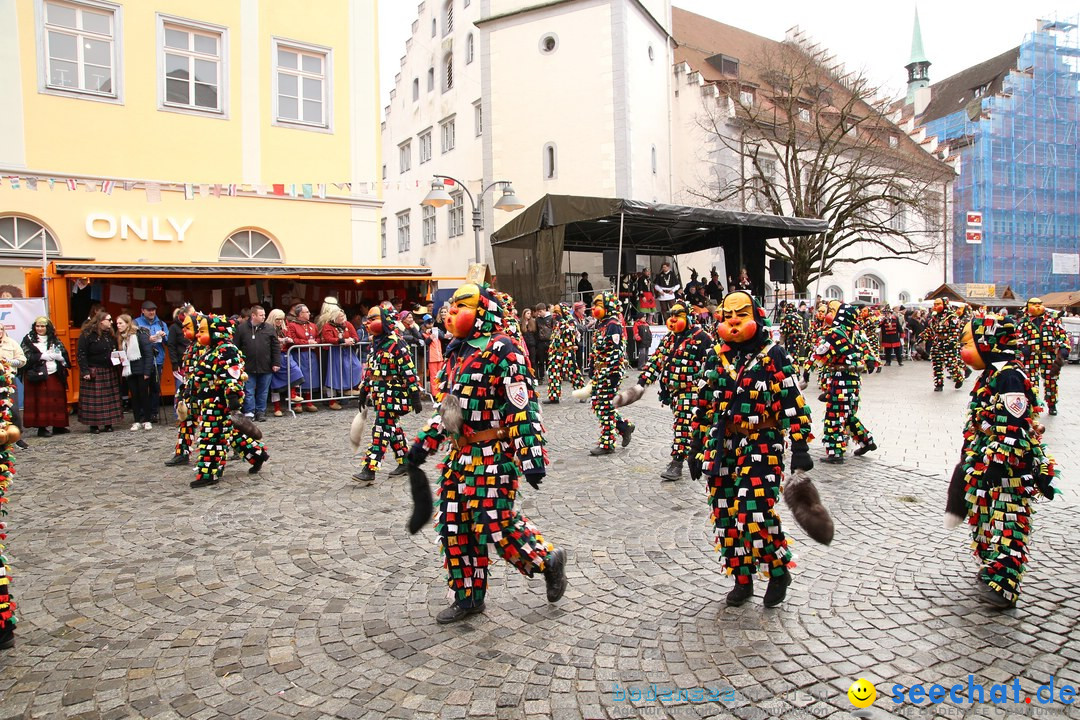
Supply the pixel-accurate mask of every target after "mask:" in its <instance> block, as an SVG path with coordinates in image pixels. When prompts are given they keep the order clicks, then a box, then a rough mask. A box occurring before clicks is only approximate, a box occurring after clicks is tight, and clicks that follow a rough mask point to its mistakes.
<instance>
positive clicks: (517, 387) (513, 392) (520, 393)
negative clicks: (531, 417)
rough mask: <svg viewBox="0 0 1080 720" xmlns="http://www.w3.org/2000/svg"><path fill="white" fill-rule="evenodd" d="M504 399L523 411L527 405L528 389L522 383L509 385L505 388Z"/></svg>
mask: <svg viewBox="0 0 1080 720" xmlns="http://www.w3.org/2000/svg"><path fill="white" fill-rule="evenodd" d="M506 399H507V400H509V401H510V404H511V405H513V406H514V407H516V408H517V409H518V410H524V409H525V406H526V405H528V404H529V389H528V388H527V387H526V386H525V383H523V382H516V383H510V384H509V385H507V386H506Z"/></svg>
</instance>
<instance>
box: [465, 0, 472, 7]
mask: <svg viewBox="0 0 1080 720" xmlns="http://www.w3.org/2000/svg"><path fill="white" fill-rule="evenodd" d="M470 2H472V0H465V3H464V6H465V7H469V3H470Z"/></svg>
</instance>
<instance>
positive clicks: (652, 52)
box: [649, 43, 656, 62]
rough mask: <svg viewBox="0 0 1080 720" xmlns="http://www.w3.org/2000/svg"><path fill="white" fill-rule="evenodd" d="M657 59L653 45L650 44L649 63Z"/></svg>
mask: <svg viewBox="0 0 1080 720" xmlns="http://www.w3.org/2000/svg"><path fill="white" fill-rule="evenodd" d="M655 58H656V54H655V52H654V51H653V46H652V43H649V62H652V61H653V60H654V59H655Z"/></svg>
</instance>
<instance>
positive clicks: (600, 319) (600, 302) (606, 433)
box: [590, 292, 634, 455]
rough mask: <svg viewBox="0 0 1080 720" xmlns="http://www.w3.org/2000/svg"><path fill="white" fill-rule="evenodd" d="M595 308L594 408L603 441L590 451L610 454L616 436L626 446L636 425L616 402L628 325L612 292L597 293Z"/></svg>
mask: <svg viewBox="0 0 1080 720" xmlns="http://www.w3.org/2000/svg"><path fill="white" fill-rule="evenodd" d="M592 312H593V317H595V318H596V320H597V326H596V332H594V333H593V343H592V409H593V413H594V414H595V415H596V419H597V420H599V421H600V443H599V445H598V446H597V447H595V448H593V449H592V450H591V451H590V453H591V454H592V455H608V454H611V453H613V452H615V438H616V437H618V436H620V435H621V436H622V445H623V447H626V446H627V445H629V444H630V436H631V435H632V434H633V432H634V425H633V424H632V423H630V422H627V421H626V420H624V419H623V417H622V415H620V414H619V412H618V410H616V409H615V405H614V400H615V394H616V393H617V392H619V384H620V383H622V379H623V365H624V363H625V360H626V337H625V328H624V327H623V324H622V319H621V318H620V317H619V302H618V299H617V298H616V297H615V295H614V294H613V293H609V292H605V293H600V294H599V295H597V296H596V299H595V300H593V310H592Z"/></svg>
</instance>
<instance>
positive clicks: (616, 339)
mask: <svg viewBox="0 0 1080 720" xmlns="http://www.w3.org/2000/svg"><path fill="white" fill-rule="evenodd" d="M611 342H613V343H620V342H622V335H620V334H619V333H615V334H614V335H612V336H611Z"/></svg>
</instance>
